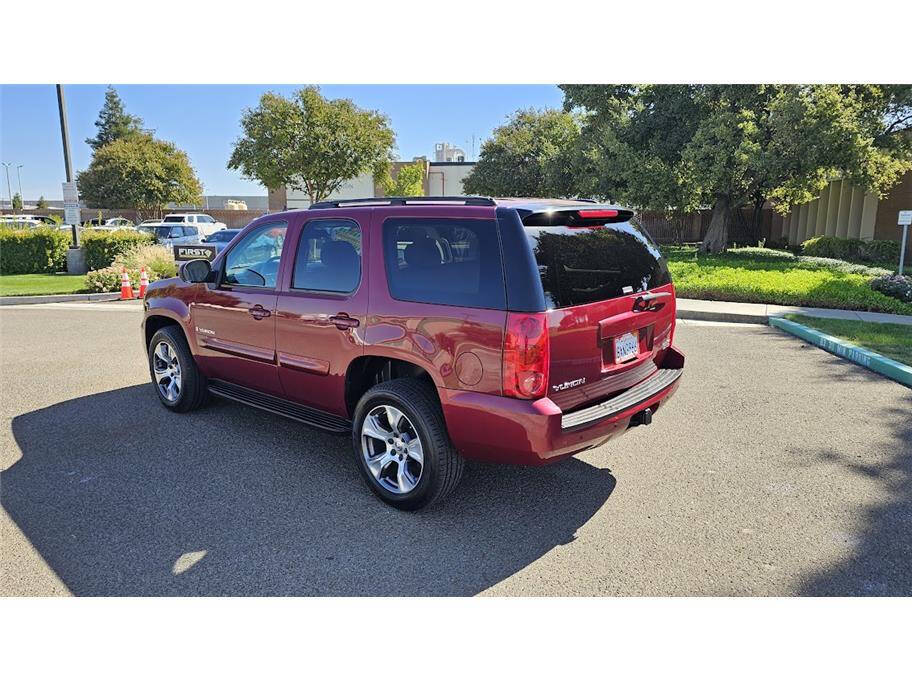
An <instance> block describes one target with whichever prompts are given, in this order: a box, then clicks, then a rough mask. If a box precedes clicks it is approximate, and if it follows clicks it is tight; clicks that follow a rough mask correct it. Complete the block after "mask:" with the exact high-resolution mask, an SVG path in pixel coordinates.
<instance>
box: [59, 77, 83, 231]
mask: <svg viewBox="0 0 912 682" xmlns="http://www.w3.org/2000/svg"><path fill="white" fill-rule="evenodd" d="M57 109H58V110H59V112H60V136H61V138H63V164H64V166H65V167H66V181H67V182H73V163H72V161H71V159H70V131H69V129H68V127H67V115H66V100H65V99H64V97H63V86H62V85H60V84H59V83H58V84H57ZM78 222H79V221H78V220H77V221H75V222H74V223H73V248H77V247H78V246H79V233H78V232H77V231H76V223H78Z"/></svg>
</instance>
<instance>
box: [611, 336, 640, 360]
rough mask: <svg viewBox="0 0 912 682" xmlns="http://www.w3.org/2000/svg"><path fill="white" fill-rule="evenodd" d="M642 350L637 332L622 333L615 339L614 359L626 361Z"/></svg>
mask: <svg viewBox="0 0 912 682" xmlns="http://www.w3.org/2000/svg"><path fill="white" fill-rule="evenodd" d="M639 352H640V339H639V336H637V335H636V334H621V335H620V336H618V337H617V338H616V339H615V340H614V361H615V362H616V363H620V362H626V361H627V360H630V359H632V358H635V357H636V356H637V353H639Z"/></svg>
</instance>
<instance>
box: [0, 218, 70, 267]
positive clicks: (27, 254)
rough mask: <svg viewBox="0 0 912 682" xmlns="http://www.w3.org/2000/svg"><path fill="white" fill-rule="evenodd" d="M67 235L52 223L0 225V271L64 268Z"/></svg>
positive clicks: (68, 236) (68, 238)
mask: <svg viewBox="0 0 912 682" xmlns="http://www.w3.org/2000/svg"><path fill="white" fill-rule="evenodd" d="M69 244H70V235H69V233H68V232H66V231H65V230H58V229H55V228H53V227H35V228H29V229H24V230H21V229H9V228H4V227H0V273H2V274H4V275H28V274H33V273H41V272H58V271H61V270H66V253H67V247H68V246H69Z"/></svg>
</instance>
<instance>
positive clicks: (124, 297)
mask: <svg viewBox="0 0 912 682" xmlns="http://www.w3.org/2000/svg"><path fill="white" fill-rule="evenodd" d="M120 270H121V272H120V300H121V301H129V300H130V299H132V298H133V287H132V286H131V285H130V275H128V274H127V269H126V268H121V269H120Z"/></svg>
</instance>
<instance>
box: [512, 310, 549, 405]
mask: <svg viewBox="0 0 912 682" xmlns="http://www.w3.org/2000/svg"><path fill="white" fill-rule="evenodd" d="M550 364H551V350H550V344H549V343H548V319H547V317H546V315H545V313H508V314H507V330H506V334H505V335H504V350H503V394H504V395H505V396H509V397H511V398H523V399H531V398H541V397H542V396H544V395H545V393H546V392H547V389H548V367H549V366H550Z"/></svg>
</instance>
